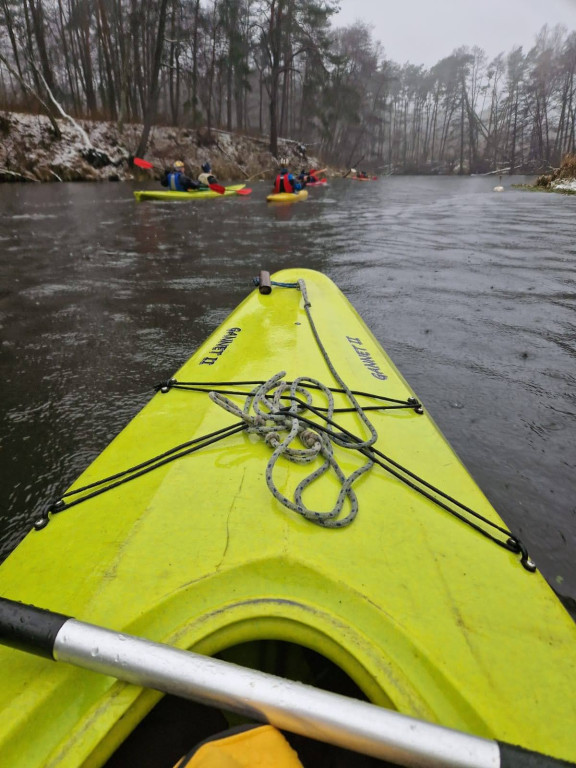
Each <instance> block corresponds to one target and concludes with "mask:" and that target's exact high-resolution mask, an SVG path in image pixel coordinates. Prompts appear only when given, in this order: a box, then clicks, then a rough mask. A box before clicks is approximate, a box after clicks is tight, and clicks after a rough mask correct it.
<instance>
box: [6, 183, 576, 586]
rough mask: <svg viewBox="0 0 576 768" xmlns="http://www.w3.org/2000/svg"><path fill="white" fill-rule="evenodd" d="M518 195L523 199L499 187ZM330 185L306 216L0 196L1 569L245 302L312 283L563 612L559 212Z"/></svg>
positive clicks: (414, 186)
mask: <svg viewBox="0 0 576 768" xmlns="http://www.w3.org/2000/svg"><path fill="white" fill-rule="evenodd" d="M514 181H521V180H520V179H515V180H514ZM503 183H504V186H505V190H504V192H502V193H494V192H493V188H494V180H493V179H490V178H472V179H467V178H462V179H459V178H393V177H390V178H385V179H381V180H379V181H377V182H373V183H370V184H368V183H367V184H354V183H352V182H350V181H349V180H335V181H331V182H330V184H329V185H328V186H327V187H325V188H323V187H319V188H312V189H310V191H309V198H308V200H307V201H305V202H299V203H297V204H294V205H269V204H267V203H266V201H265V196H266V194H267V192H268V191H269V190H268V186H269V185H268V184H262V183H258V182H256V183H255V184H253V194H252V196H251V197H236V198H232V197H230V198H225V199H216V200H199V201H195V202H192V203H189V202H185V203H179V204H170V203H164V202H148V203H140V204H137V203H135V201H134V199H133V196H132V189H131V187H130V186H129V185H122V184H52V185H14V184H11V185H2V186H0V200H1V203H2V205H1V206H0V244H1V246H2V253H3V258H2V260H1V262H0V278H1V279H0V330H1V334H2V346H1V348H0V368H1V387H2V400H1V408H2V416H3V419H2V423H3V425H4V428H3V436H2V450H1V451H0V472H1V476H2V478H3V482H2V484H1V486H0V493H1V494H2V499H1V503H0V508H1V509H2V510H3V512H2V515H3V517H2V518H1V520H0V554H1V555H2V556H5V555H6V554H7V553H8V551H10V549H11V548H12V547H13V546H14V545H15V544H16V543H17V542H18V541H19V539H20V538H21V537H22V535H23V534H24V533H25V532H26V531H27V530H28V528H29V527H30V524H31V521H32V520H34V518H35V517H36V516H37V514H38V512H39V511H40V510H41V509H43V508H44V505H45V504H46V503H47V502H49V501H51V500H52V499H53V498H54V497H55V496H57V495H58V493H59V492H61V491H62V490H63V489H64V488H66V486H67V485H68V484H69V483H70V482H71V481H72V480H73V479H74V478H75V477H76V476H77V475H78V474H79V473H80V471H81V470H82V469H83V468H84V467H85V466H86V465H87V464H88V463H89V461H90V460H91V459H92V458H93V457H94V456H96V455H97V454H98V453H99V452H100V451H101V450H102V448H103V447H104V446H105V445H106V444H107V443H108V442H109V440H110V439H111V438H112V437H113V436H114V435H115V434H117V432H118V431H119V430H120V429H121V428H122V427H123V426H124V425H125V424H126V423H127V421H128V420H129V419H130V418H131V417H132V416H133V415H134V414H135V413H136V412H137V411H138V410H139V409H140V408H141V406H142V405H143V404H144V403H145V402H146V401H147V400H148V399H149V397H150V396H151V392H152V387H153V385H154V384H155V383H156V382H157V381H159V380H161V379H163V378H165V377H166V376H168V375H170V374H172V373H173V372H174V371H175V370H176V369H178V368H179V367H180V365H181V364H182V363H183V362H184V360H186V359H187V358H188V357H189V355H190V354H191V352H192V351H193V350H194V348H195V347H196V346H197V345H198V344H199V343H200V342H201V341H202V340H203V339H204V338H205V337H206V336H207V334H208V333H210V332H211V331H212V330H213V329H214V327H215V326H216V325H217V324H218V323H220V322H221V321H222V320H223V319H224V318H225V317H226V315H227V313H228V312H229V311H230V310H231V309H232V308H233V307H234V306H235V305H236V304H237V303H238V302H239V301H240V300H241V299H242V298H243V297H244V296H245V295H246V293H247V292H248V291H250V290H251V287H252V285H251V280H252V278H253V277H254V276H255V275H257V274H258V272H259V271H260V269H262V268H264V269H269V270H271V271H273V270H276V269H280V268H283V267H287V266H305V267H309V268H312V269H318V270H321V271H323V272H325V273H327V274H328V275H329V276H330V277H332V279H334V280H335V281H336V282H337V283H338V285H339V286H340V287H341V289H342V290H343V292H344V293H345V294H346V295H347V296H348V297H349V299H350V300H351V301H352V302H353V304H354V305H355V306H356V308H357V309H358V311H359V312H360V314H361V315H362V316H363V317H364V319H365V320H366V322H367V323H368V325H369V326H370V327H371V329H372V330H373V331H374V333H375V335H376V337H377V338H378V339H379V340H380V342H381V343H382V344H383V346H384V347H385V348H386V349H387V350H388V352H389V353H390V354H391V356H392V357H393V359H394V361H395V362H396V364H397V365H398V367H399V368H400V370H401V371H402V373H403V374H404V375H405V377H406V378H407V379H408V380H409V381H410V384H411V385H412V387H413V388H414V390H415V392H417V393H418V395H419V396H420V397H421V398H422V400H423V401H424V402H425V403H426V405H427V407H428V408H429V410H430V411H431V413H432V414H433V416H434V417H435V419H436V420H437V422H438V423H439V425H440V427H441V429H442V430H443V432H444V433H445V434H446V436H447V437H448V439H449V440H450V442H451V443H452V445H453V446H454V448H455V449H456V451H457V452H458V453H459V455H460V456H461V458H462V459H463V461H464V463H465V464H466V465H467V467H468V468H469V469H470V471H471V472H472V474H473V475H474V476H475V478H476V479H477V481H478V482H479V484H480V486H481V487H482V488H483V489H484V491H485V492H486V494H487V495H488V496H489V498H490V499H491V501H492V502H493V503H494V504H495V506H496V508H497V509H498V511H499V512H500V513H501V515H502V516H503V517H504V519H505V520H506V522H507V523H508V525H509V526H510V527H511V528H512V529H513V531H514V532H515V533H517V534H518V535H519V536H520V537H521V538H522V539H523V540H525V541H526V543H527V545H528V547H529V549H530V551H531V553H532V554H533V556H534V557H535V559H536V561H537V563H538V565H539V567H540V568H541V570H542V571H543V572H544V574H545V576H546V577H547V578H548V580H549V581H550V583H551V584H552V585H553V586H554V587H555V588H556V589H557V590H558V591H559V592H561V593H563V594H565V595H571V596H572V597H574V598H576V568H575V566H574V563H575V562H576V525H575V522H576V508H575V506H574V499H575V498H576V493H575V491H576V488H575V485H576V481H575V480H574V478H575V477H576V472H575V464H576V451H575V450H574V436H575V429H574V425H575V420H576V402H575V399H576V398H575V392H576V389H575V386H574V385H575V378H576V376H575V358H576V350H575V330H576V322H575V319H574V298H575V296H576V287H575V281H574V271H573V261H574V256H575V254H576V246H575V245H574V224H573V222H574V215H575V213H576V198H575V197H561V196H557V195H536V194H529V193H526V192H522V191H521V190H514V189H512V188H511V186H510V181H509V180H508V179H504V180H503Z"/></svg>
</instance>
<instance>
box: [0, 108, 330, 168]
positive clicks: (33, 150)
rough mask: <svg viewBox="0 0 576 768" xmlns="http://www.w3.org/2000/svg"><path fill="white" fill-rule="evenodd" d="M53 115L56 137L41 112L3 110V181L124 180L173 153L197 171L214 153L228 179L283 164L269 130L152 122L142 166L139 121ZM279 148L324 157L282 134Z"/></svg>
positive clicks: (295, 157) (294, 163) (301, 156)
mask: <svg viewBox="0 0 576 768" xmlns="http://www.w3.org/2000/svg"><path fill="white" fill-rule="evenodd" d="M56 122H57V124H58V128H59V129H60V132H61V135H60V136H59V137H58V136H56V135H55V132H54V128H53V126H52V124H51V122H50V120H49V119H48V118H47V117H46V116H44V115H30V114H24V113H19V112H0V138H1V141H0V182H26V181H29V182H49V181H127V180H130V179H134V178H136V179H138V178H145V177H146V176H150V175H156V176H159V175H160V173H161V172H162V170H163V169H164V168H165V167H167V166H171V165H172V163H173V162H174V160H183V161H184V163H185V164H186V169H187V171H188V173H189V174H191V175H192V176H194V175H196V174H197V173H199V172H200V166H201V165H202V163H204V162H206V161H209V162H210V163H211V165H212V170H213V172H214V174H215V175H216V176H217V177H218V178H219V179H222V180H226V181H227V180H232V179H235V180H247V179H251V178H256V177H258V178H272V176H273V175H274V174H275V173H276V172H277V169H278V165H277V161H276V159H275V158H274V157H273V156H272V155H271V153H270V152H269V150H268V139H267V138H266V137H263V138H257V137H251V136H243V135H240V134H234V133H229V132H227V131H221V130H212V131H211V132H210V133H208V132H207V131H206V130H205V129H199V130H195V129H191V128H175V127H172V126H155V127H154V128H153V129H152V131H151V134H150V141H149V144H148V151H147V153H146V160H148V161H149V162H151V163H152V164H153V165H154V166H155V170H154V171H142V170H141V169H139V168H135V167H134V166H133V165H132V162H131V160H132V157H133V155H134V152H135V151H136V147H137V146H138V142H139V139H140V135H141V133H142V125H139V124H126V125H124V126H123V127H122V128H119V127H118V125H117V124H116V123H109V122H94V121H90V120H73V119H72V118H70V119H60V120H57V121H56ZM278 149H279V155H280V156H281V157H286V158H287V159H288V161H289V164H290V165H291V167H292V168H293V169H298V170H299V169H300V168H301V167H304V166H305V167H307V168H310V167H314V166H315V167H319V166H320V165H323V164H322V163H321V162H320V160H319V159H318V158H316V157H313V156H308V155H307V154H306V152H305V150H304V151H303V150H302V147H301V145H300V144H299V143H298V142H296V141H292V140H289V139H280V140H279V147H278Z"/></svg>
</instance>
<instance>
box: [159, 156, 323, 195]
mask: <svg viewBox="0 0 576 768" xmlns="http://www.w3.org/2000/svg"><path fill="white" fill-rule="evenodd" d="M184 171H185V166H184V163H183V162H182V160H176V161H175V162H174V165H173V166H172V168H171V169H170V168H167V169H166V170H165V171H164V173H163V174H162V177H161V178H160V184H162V186H163V187H168V188H169V189H171V190H173V191H175V192H189V191H191V190H195V189H202V188H205V187H209V186H210V185H211V184H218V179H217V178H216V177H215V176H214V174H213V173H212V168H211V166H210V163H208V162H205V163H204V164H203V165H202V173H200V174H199V176H198V179H192V178H190V176H187V175H186V173H185V172H184ZM320 173H321V171H318V170H317V169H314V168H313V169H310V170H309V171H307V170H306V169H305V168H302V170H301V171H300V173H299V174H298V176H294V174H293V173H291V172H290V171H289V169H288V164H287V163H283V164H282V165H281V167H280V171H279V173H278V175H277V176H276V179H275V181H274V189H273V192H274V193H279V192H293V193H294V194H298V193H299V192H300V190H302V189H304V187H305V186H306V185H307V184H317V183H318V182H319V181H320V176H319V174H320Z"/></svg>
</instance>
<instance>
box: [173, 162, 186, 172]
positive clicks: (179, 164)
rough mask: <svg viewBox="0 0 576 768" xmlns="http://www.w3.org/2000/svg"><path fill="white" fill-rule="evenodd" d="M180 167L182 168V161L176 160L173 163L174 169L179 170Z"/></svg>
mask: <svg viewBox="0 0 576 768" xmlns="http://www.w3.org/2000/svg"><path fill="white" fill-rule="evenodd" d="M182 168H184V163H183V162H182V160H176V162H175V163H174V170H175V171H181V170H182Z"/></svg>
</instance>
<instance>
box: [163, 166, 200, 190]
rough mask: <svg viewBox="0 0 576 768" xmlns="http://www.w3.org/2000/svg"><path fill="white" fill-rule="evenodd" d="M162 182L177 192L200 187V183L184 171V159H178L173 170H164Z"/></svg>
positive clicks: (164, 185)
mask: <svg viewBox="0 0 576 768" xmlns="http://www.w3.org/2000/svg"><path fill="white" fill-rule="evenodd" d="M160 184H162V186H163V187H169V188H170V189H172V190H174V191H175V192H189V191H190V190H192V189H198V187H199V186H200V184H199V183H198V182H197V181H194V179H191V178H190V177H189V176H186V174H185V173H184V163H183V162H182V160H176V161H175V163H174V165H173V167H172V170H170V169H167V170H165V171H164V173H163V175H162V177H161V178H160Z"/></svg>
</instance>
